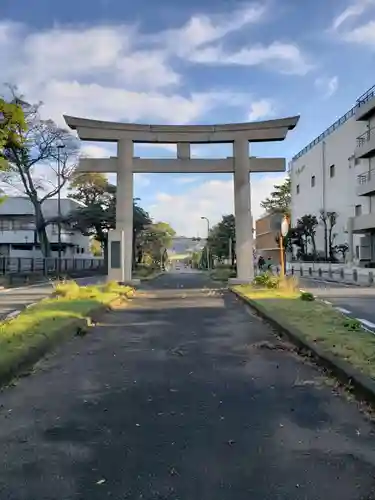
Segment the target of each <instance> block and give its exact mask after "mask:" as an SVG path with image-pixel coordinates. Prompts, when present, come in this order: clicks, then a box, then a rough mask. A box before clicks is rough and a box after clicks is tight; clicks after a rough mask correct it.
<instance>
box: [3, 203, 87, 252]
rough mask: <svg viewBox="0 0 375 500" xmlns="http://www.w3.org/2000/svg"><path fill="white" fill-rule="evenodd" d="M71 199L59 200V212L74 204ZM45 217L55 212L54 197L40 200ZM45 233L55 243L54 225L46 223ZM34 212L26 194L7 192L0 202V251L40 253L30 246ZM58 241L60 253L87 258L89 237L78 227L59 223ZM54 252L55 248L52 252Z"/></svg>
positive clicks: (48, 217) (32, 235) (33, 236)
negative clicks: (61, 249) (23, 195)
mask: <svg viewBox="0 0 375 500" xmlns="http://www.w3.org/2000/svg"><path fill="white" fill-rule="evenodd" d="M78 206H79V205H78V204H77V203H76V202H75V201H74V200H70V199H62V200H61V213H62V214H63V215H67V214H68V213H70V212H71V211H72V210H74V209H76V208H78ZM42 208H43V213H44V215H45V217H46V219H47V220H48V219H50V218H53V217H56V216H57V215H58V210H57V200H55V199H51V200H46V201H45V203H44V204H43V207H42ZM47 235H48V239H49V241H50V243H51V244H57V243H58V225H57V224H50V225H49V226H47ZM34 238H35V216H34V209H33V206H32V204H31V203H30V200H29V199H28V198H26V197H22V196H17V197H11V196H9V197H8V198H6V200H5V201H4V202H3V203H1V204H0V255H4V256H9V257H35V258H37V257H40V256H41V251H40V249H39V248H35V247H34ZM61 241H62V244H63V246H64V250H63V254H62V256H63V257H66V258H72V257H76V258H91V257H92V255H91V252H90V238H89V237H88V236H84V235H82V234H81V233H80V232H79V231H71V230H70V229H68V228H65V227H62V231H61ZM52 256H57V251H54V252H52Z"/></svg>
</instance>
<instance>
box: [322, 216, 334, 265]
mask: <svg viewBox="0 0 375 500" xmlns="http://www.w3.org/2000/svg"><path fill="white" fill-rule="evenodd" d="M337 218H338V213H337V212H333V211H326V210H324V209H323V208H322V209H320V211H319V220H320V222H321V223H322V225H323V231H324V257H325V259H326V260H328V257H329V258H330V259H331V260H334V258H335V251H334V240H335V237H336V234H335V233H334V232H333V228H334V227H335V225H336V223H337Z"/></svg>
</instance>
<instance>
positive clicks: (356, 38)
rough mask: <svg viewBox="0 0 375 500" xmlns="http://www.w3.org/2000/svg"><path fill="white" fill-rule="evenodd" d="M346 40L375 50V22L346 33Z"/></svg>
mask: <svg viewBox="0 0 375 500" xmlns="http://www.w3.org/2000/svg"><path fill="white" fill-rule="evenodd" d="M345 40H346V41H348V42H353V43H357V44H360V45H367V46H369V47H370V48H372V49H375V21H370V22H368V23H366V24H363V25H362V26H358V27H357V28H355V29H353V30H352V31H350V32H348V33H346V34H345Z"/></svg>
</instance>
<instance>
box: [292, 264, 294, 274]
mask: <svg viewBox="0 0 375 500" xmlns="http://www.w3.org/2000/svg"><path fill="white" fill-rule="evenodd" d="M293 275H294V267H293V266H292V276H293Z"/></svg>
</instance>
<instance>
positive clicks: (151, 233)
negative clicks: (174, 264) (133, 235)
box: [137, 222, 176, 267]
mask: <svg viewBox="0 0 375 500" xmlns="http://www.w3.org/2000/svg"><path fill="white" fill-rule="evenodd" d="M175 234H176V232H175V231H174V229H173V228H172V227H171V226H170V225H169V224H168V223H167V222H157V223H155V224H148V225H147V226H145V227H144V229H143V230H142V231H141V232H140V234H139V241H138V248H139V251H138V259H137V260H138V263H141V262H142V261H143V260H144V259H146V260H147V261H148V262H149V263H152V264H155V265H160V264H161V265H162V266H163V267H164V265H165V263H166V262H167V260H168V252H167V249H168V248H170V247H171V245H172V238H173V236H175Z"/></svg>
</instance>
